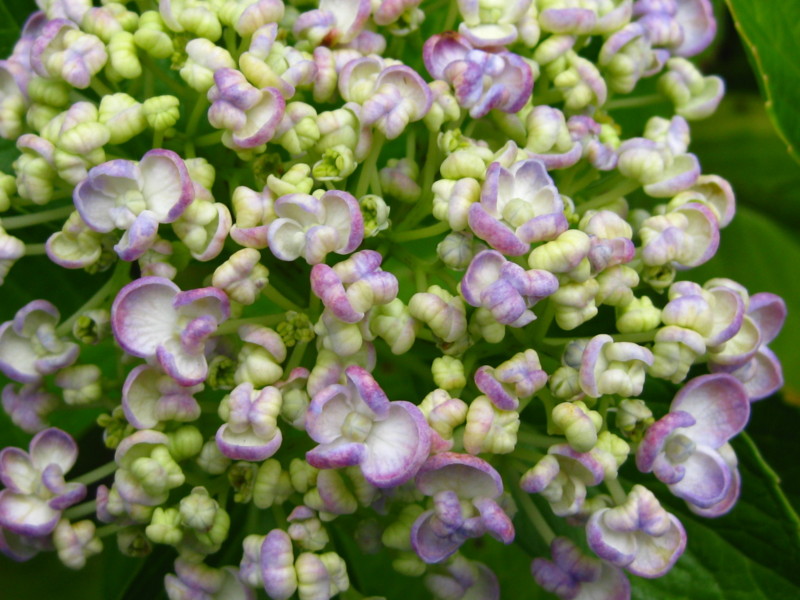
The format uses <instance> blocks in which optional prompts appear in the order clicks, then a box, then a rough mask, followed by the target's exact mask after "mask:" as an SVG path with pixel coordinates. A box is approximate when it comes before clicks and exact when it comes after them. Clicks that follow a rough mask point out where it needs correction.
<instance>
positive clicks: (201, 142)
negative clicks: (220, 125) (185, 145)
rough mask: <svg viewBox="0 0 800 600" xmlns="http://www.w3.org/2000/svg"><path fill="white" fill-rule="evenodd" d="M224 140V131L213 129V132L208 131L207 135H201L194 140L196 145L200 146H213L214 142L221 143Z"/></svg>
mask: <svg viewBox="0 0 800 600" xmlns="http://www.w3.org/2000/svg"><path fill="white" fill-rule="evenodd" d="M221 141H222V132H221V131H212V132H211V133H207V134H205V135H201V136H200V137H199V138H196V139H195V140H194V145H195V146H198V147H200V148H202V147H204V146H213V145H214V144H219V143H220V142H221Z"/></svg>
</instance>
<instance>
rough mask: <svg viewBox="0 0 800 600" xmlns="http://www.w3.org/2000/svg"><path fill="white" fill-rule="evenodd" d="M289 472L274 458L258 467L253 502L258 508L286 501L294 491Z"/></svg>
mask: <svg viewBox="0 0 800 600" xmlns="http://www.w3.org/2000/svg"><path fill="white" fill-rule="evenodd" d="M293 491H294V490H293V489H292V481H291V479H290V478H289V473H287V472H286V471H284V470H283V469H281V464H280V463H279V462H278V461H277V460H275V459H274V458H270V459H269V460H266V461H264V462H263V463H262V464H261V466H260V467H259V468H258V472H257V473H256V479H255V482H254V484H253V504H255V505H256V506H257V507H258V508H262V509H263V508H269V507H270V506H272V505H273V504H281V503H283V502H285V501H286V499H287V498H288V497H289V495H290V494H291V493H292V492H293Z"/></svg>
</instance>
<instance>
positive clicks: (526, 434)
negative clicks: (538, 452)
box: [517, 429, 565, 448]
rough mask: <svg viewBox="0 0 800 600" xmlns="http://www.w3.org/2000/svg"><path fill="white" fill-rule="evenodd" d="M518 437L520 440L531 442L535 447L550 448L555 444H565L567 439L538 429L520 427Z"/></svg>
mask: <svg viewBox="0 0 800 600" xmlns="http://www.w3.org/2000/svg"><path fill="white" fill-rule="evenodd" d="M517 439H518V440H519V441H520V442H522V443H524V444H529V445H531V446H533V447H535V448H549V447H550V446H553V445H555V444H563V443H564V441H565V440H564V438H563V437H554V436H550V435H544V434H541V433H539V432H536V431H529V430H524V429H520V430H519V431H518V432H517Z"/></svg>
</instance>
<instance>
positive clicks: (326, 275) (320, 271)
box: [311, 264, 364, 323]
mask: <svg viewBox="0 0 800 600" xmlns="http://www.w3.org/2000/svg"><path fill="white" fill-rule="evenodd" d="M311 289H312V290H313V292H314V294H316V295H317V297H318V298H320V299H321V300H322V303H323V304H324V305H325V306H326V307H328V308H329V309H331V311H332V312H333V314H334V315H336V318H337V319H339V320H341V321H344V322H345V323H357V322H358V321H360V320H361V319H363V318H364V313H363V312H359V311H356V310H355V309H353V306H352V305H351V304H350V301H349V300H348V298H347V293H346V292H345V289H344V285H343V284H342V280H341V279H340V278H339V276H338V275H337V274H336V271H334V270H333V269H332V268H331V267H329V266H328V265H324V264H319V265H314V268H313V269H311Z"/></svg>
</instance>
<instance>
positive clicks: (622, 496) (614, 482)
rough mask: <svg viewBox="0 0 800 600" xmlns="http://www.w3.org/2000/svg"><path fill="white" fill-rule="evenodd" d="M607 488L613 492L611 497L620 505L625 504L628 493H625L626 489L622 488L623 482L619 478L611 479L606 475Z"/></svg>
mask: <svg viewBox="0 0 800 600" xmlns="http://www.w3.org/2000/svg"><path fill="white" fill-rule="evenodd" d="M605 484H606V489H607V490H608V491H609V493H610V494H611V497H612V498H613V499H614V502H615V503H616V504H617V506H619V505H620V504H625V501H626V500H627V499H628V494H626V493H625V490H624V489H623V488H622V484H621V483H620V482H619V479H616V478H614V479H610V478H608V477H606V480H605Z"/></svg>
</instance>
